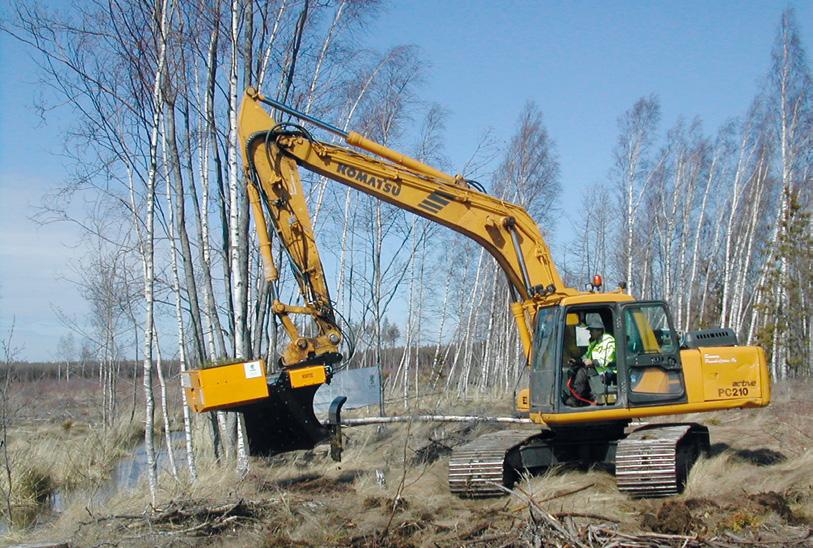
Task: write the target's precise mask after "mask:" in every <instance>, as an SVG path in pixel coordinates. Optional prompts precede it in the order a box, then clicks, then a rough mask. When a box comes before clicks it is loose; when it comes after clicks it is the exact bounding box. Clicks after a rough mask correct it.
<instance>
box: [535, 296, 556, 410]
mask: <svg viewBox="0 0 813 548" xmlns="http://www.w3.org/2000/svg"><path fill="white" fill-rule="evenodd" d="M561 316H562V314H561V309H560V308H559V307H558V306H551V307H548V308H542V309H540V310H539V311H538V312H537V313H536V326H535V329H534V338H533V353H532V355H531V375H530V388H531V411H533V412H536V413H555V412H556V410H557V409H558V398H557V395H558V388H557V387H558V386H559V384H558V381H559V375H560V369H561V368H560V367H559V366H558V364H559V363H560V361H561V357H560V356H561V342H560V340H561V329H560V327H559V322H560V318H561Z"/></svg>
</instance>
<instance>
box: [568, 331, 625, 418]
mask: <svg viewBox="0 0 813 548" xmlns="http://www.w3.org/2000/svg"><path fill="white" fill-rule="evenodd" d="M587 329H588V330H589V332H590V343H589V344H588V346H587V351H586V352H585V353H584V355H583V356H582V357H581V359H580V360H578V359H573V360H570V366H571V370H570V376H571V384H570V393H571V394H570V396H569V397H568V398H567V399H566V400H565V404H566V405H569V406H571V407H578V406H583V405H592V404H595V402H594V401H593V400H592V399H591V396H592V395H591V393H590V383H589V380H588V377H590V376H594V375H596V374H598V375H601V376H602V379H603V381H604V382H605V383H607V384H609V383H611V382H613V383H614V382H615V380H616V369H615V367H616V365H615V337H613V336H612V335H610V334H609V333H606V332H605V330H604V323H603V322H602V321H601V318H599V317H597V316H596V317H593V318H590V319H588V320H587Z"/></svg>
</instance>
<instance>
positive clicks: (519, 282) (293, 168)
mask: <svg viewBox="0 0 813 548" xmlns="http://www.w3.org/2000/svg"><path fill="white" fill-rule="evenodd" d="M262 103H265V104H268V105H270V106H272V107H274V108H277V109H279V110H282V111H285V112H289V113H292V114H294V115H295V116H297V117H299V118H303V119H305V120H307V121H309V122H312V123H315V124H317V125H320V126H321V127H323V128H325V129H328V130H329V131H332V132H333V133H337V134H338V135H340V136H341V137H342V138H343V139H344V140H345V141H346V142H347V144H349V145H354V146H357V147H359V148H362V149H364V150H365V151H367V152H368V153H371V154H374V155H376V156H372V155H371V154H365V153H362V152H356V151H354V150H351V149H349V148H346V147H342V146H338V145H335V144H330V143H326V142H322V141H317V140H316V139H314V138H313V137H312V136H311V135H310V134H309V133H308V132H307V131H306V130H304V129H303V128H300V127H298V126H292V125H290V124H277V123H276V122H275V121H274V120H273V119H272V118H271V116H270V115H269V114H268V113H267V112H266V110H265V109H264V108H263V106H262ZM239 135H240V139H241V142H242V143H243V153H244V155H245V162H246V165H248V166H250V167H249V171H251V172H252V179H251V180H252V183H251V184H250V188H249V192H250V196H252V203H258V202H259V201H261V200H262V199H265V200H273V199H280V198H282V199H285V198H286V197H290V199H289V201H288V202H287V203H286V204H285V207H284V208H283V207H281V208H280V210H281V211H282V210H285V211H286V212H288V211H289V212H290V218H296V219H299V220H300V221H301V220H303V219H307V218H308V214H307V209H306V204H305V202H304V200H303V199H302V185H301V182H300V180H299V174H298V169H297V168H298V167H301V168H304V169H307V170H308V171H312V172H315V173H318V174H320V175H323V176H325V177H328V178H330V179H333V180H334V181H337V182H339V183H342V184H344V185H347V186H350V187H352V188H355V189H356V190H359V191H361V192H364V193H366V194H369V195H372V196H375V197H376V198H378V199H380V200H382V201H385V202H388V203H390V204H393V205H395V206H397V207H399V208H401V209H405V210H407V211H410V212H412V213H414V214H416V215H419V216H421V217H424V218H427V219H429V220H432V221H434V222H437V223H440V224H442V225H444V226H446V227H448V228H450V229H452V230H454V231H456V232H458V233H460V234H463V235H464V236H467V237H469V238H471V239H472V240H474V241H475V242H477V243H478V244H480V245H481V246H483V247H484V248H485V249H486V250H488V252H489V253H490V254H491V255H492V256H493V257H494V258H495V259H496V260H497V263H498V264H499V265H500V267H501V268H502V270H503V271H504V272H505V274H506V276H507V278H508V281H509V284H510V287H511V290H512V295H513V297H514V302H513V304H512V312H513V314H514V316H515V318H516V320H517V326H518V329H519V333H520V338H521V340H522V342H523V346H524V348H525V352H526V355H528V354H529V353H530V349H531V331H532V329H531V321H532V319H533V318H532V316H533V312H534V311H535V310H537V309H538V308H540V307H542V306H548V305H552V304H555V303H556V302H558V301H560V300H561V299H562V298H564V297H566V296H568V295H573V294H575V293H576V291H575V290H573V289H570V288H567V287H565V286H564V284H563V282H562V279H561V277H560V276H559V273H558V271H557V270H556V266H555V265H554V263H553V259H552V257H551V253H550V249H549V248H548V245H547V244H546V243H545V240H544V238H543V237H542V234H541V232H540V230H539V227H538V225H537V224H536V223H535V222H534V220H533V219H532V218H531V217H530V215H528V213H527V212H526V211H525V210H524V209H523V208H522V207H520V206H518V205H516V204H512V203H509V202H506V201H504V200H500V199H499V198H496V197H494V196H490V195H488V194H485V193H483V192H480V191H478V190H476V189H475V188H473V186H472V185H471V184H469V183H468V182H467V181H465V180H464V179H463V178H462V177H460V176H451V175H449V174H446V173H443V172H441V171H438V170H436V169H434V168H432V167H430V166H428V165H426V164H423V163H421V162H419V161H417V160H415V159H413V158H410V157H408V156H405V155H403V154H400V153H398V152H396V151H393V150H391V149H388V148H386V147H384V146H382V145H380V144H378V143H375V142H373V141H371V140H369V139H367V138H365V137H363V136H361V135H359V134H358V133H355V132H343V131H341V130H339V129H338V128H335V127H332V126H329V125H327V124H325V123H324V122H320V121H318V120H315V119H313V118H310V117H308V116H307V115H304V114H303V113H300V112H297V111H295V110H293V109H290V108H289V107H286V106H285V105H283V104H281V103H278V102H276V101H273V100H270V99H267V98H265V97H264V96H262V95H261V94H260V93H258V92H257V91H255V90H254V89H252V88H249V89H248V90H246V93H245V96H244V98H243V104H242V108H241V111H240V122H239ZM254 212H255V220H257V222H258V231H261V230H262V229H263V226H262V224H263V222H262V221H261V220H258V219H259V215H258V212H261V209H260V208H259V207H254ZM278 224H284V223H278ZM302 224H303V225H304V224H305V223H302ZM307 224H308V226H307V230H309V231H310V232H308V236H307V237H303V238H302V239H301V242H302V243H303V244H312V243H313V238H312V230H311V229H310V226H309V223H307ZM286 241H294V240H291V239H288V240H286ZM297 243H298V241H297ZM263 249H264V250H265V251H264V252H263V260H264V261H265V264H266V267H267V269H269V265H273V261H272V260H271V255H270V248H269V247H268V246H265V247H264V248H263ZM302 249H303V250H304V252H303V257H304V256H309V257H318V252H317V251H316V246H315V245H303V247H302ZM324 291H326V288H325V289H324Z"/></svg>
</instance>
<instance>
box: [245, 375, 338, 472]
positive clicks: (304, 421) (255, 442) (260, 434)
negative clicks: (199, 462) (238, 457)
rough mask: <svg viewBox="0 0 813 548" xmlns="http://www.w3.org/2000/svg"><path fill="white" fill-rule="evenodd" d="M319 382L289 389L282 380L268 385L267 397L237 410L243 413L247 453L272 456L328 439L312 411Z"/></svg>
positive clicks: (305, 447) (308, 447)
mask: <svg viewBox="0 0 813 548" xmlns="http://www.w3.org/2000/svg"><path fill="white" fill-rule="evenodd" d="M319 386H321V385H315V386H307V387H305V388H290V387H289V386H288V383H287V382H286V381H285V379H280V380H278V381H277V382H275V383H274V384H269V385H268V397H267V398H265V399H263V400H261V401H258V402H256V403H251V404H248V405H244V406H241V407H239V408H237V409H236V411H240V412H241V413H243V419H244V421H245V425H246V436H247V437H248V452H249V454H250V455H254V456H265V457H268V456H271V455H276V454H279V453H285V452H286V451H296V450H299V449H313V448H314V447H315V446H316V444H318V443H319V442H321V441H324V440H325V439H327V437H328V435H329V429H328V428H327V427H325V426H322V424H321V423H320V422H319V420H318V419H317V418H316V415H315V414H314V413H313V397H314V395H315V394H316V390H317V389H318V388H319Z"/></svg>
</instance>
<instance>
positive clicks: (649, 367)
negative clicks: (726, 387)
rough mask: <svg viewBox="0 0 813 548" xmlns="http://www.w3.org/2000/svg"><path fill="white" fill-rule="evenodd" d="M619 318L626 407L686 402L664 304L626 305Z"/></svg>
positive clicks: (675, 340) (676, 348) (675, 343)
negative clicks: (621, 335)
mask: <svg viewBox="0 0 813 548" xmlns="http://www.w3.org/2000/svg"><path fill="white" fill-rule="evenodd" d="M621 318H622V320H621V321H622V325H623V344H622V345H620V347H621V348H619V349H617V350H620V354H621V356H618V357H619V358H620V359H623V360H624V364H625V366H626V367H625V368H624V369H625V370H626V375H627V379H626V380H627V387H628V394H627V401H628V404H629V406H630V407H643V406H651V405H660V404H663V403H681V402H685V401H686V385H685V382H684V379H683V368H682V366H681V363H680V345H679V343H678V338H677V336H676V333H675V330H674V328H673V326H672V318H671V316H670V315H669V309H668V308H667V306H666V303H664V302H662V301H638V302H636V303H631V304H625V305H622V306H621ZM618 353H619V352H617V354H618Z"/></svg>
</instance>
